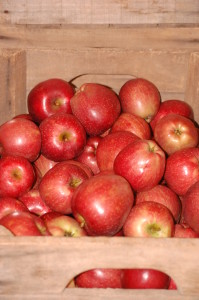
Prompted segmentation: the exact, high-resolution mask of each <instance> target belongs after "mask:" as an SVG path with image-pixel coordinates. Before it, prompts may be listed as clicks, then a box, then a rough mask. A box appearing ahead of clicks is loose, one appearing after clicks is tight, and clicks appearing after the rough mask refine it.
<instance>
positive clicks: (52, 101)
mask: <svg viewBox="0 0 199 300" xmlns="http://www.w3.org/2000/svg"><path fill="white" fill-rule="evenodd" d="M74 93H75V90H74V88H73V87H72V85H71V84H70V83H68V82H67V81H65V80H63V79H60V78H50V79H47V80H45V81H42V82H40V83H38V84H37V85H35V86H34V87H33V88H32V89H31V91H30V92H29V94H28V99H27V105H28V111H29V114H30V115H31V117H32V119H33V120H34V121H35V122H36V123H41V121H43V120H44V119H45V118H47V117H49V116H51V115H53V114H54V113H57V112H64V113H69V114H70V113H72V111H71V107H70V99H71V97H72V96H73V95H74Z"/></svg>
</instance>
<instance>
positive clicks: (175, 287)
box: [168, 278, 178, 290]
mask: <svg viewBox="0 0 199 300" xmlns="http://www.w3.org/2000/svg"><path fill="white" fill-rule="evenodd" d="M177 289H178V288H177V285H176V283H175V281H174V280H173V278H171V279H170V283H169V287H168V290H177Z"/></svg>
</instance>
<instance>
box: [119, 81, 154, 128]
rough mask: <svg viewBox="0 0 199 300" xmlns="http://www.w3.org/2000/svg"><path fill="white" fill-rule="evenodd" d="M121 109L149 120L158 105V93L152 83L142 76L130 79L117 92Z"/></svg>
mask: <svg viewBox="0 0 199 300" xmlns="http://www.w3.org/2000/svg"><path fill="white" fill-rule="evenodd" d="M119 97H120V102H121V106H122V111H123V112H127V113H131V114H134V115H136V116H140V117H141V118H143V119H145V120H146V121H147V122H150V121H151V120H152V119H153V117H154V116H155V115H156V114H157V112H158V110H159V106H160V93H159V91H158V89H157V87H156V86H155V85H154V83H152V82H150V81H149V80H146V79H144V78H136V79H130V80H128V81H127V82H125V83H124V85H123V86H122V87H121V89H120V92H119Z"/></svg>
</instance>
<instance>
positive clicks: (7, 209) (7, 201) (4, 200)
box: [0, 197, 28, 219]
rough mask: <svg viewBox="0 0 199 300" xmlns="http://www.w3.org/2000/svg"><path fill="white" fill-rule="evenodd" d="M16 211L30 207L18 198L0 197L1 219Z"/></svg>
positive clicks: (26, 209)
mask: <svg viewBox="0 0 199 300" xmlns="http://www.w3.org/2000/svg"><path fill="white" fill-rule="evenodd" d="M16 211H28V208H27V207H26V206H25V205H24V204H23V203H22V202H21V201H19V200H18V199H16V198H12V197H0V219H1V218H2V217H4V216H5V215H8V214H10V213H12V212H16Z"/></svg>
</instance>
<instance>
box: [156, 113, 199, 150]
mask: <svg viewBox="0 0 199 300" xmlns="http://www.w3.org/2000/svg"><path fill="white" fill-rule="evenodd" d="M154 139H155V141H156V142H157V143H158V144H159V145H160V147H162V149H163V150H164V151H165V152H166V153H167V154H168V155H170V154H172V153H174V152H176V151H178V150H181V149H187V148H192V147H196V146H197V145H198V129H197V128H196V126H195V125H194V123H193V122H192V121H191V120H190V119H188V118H186V117H183V116H181V115H178V114H168V115H166V116H164V117H162V118H161V119H160V120H159V122H158V123H157V124H156V126H155V128H154Z"/></svg>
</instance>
